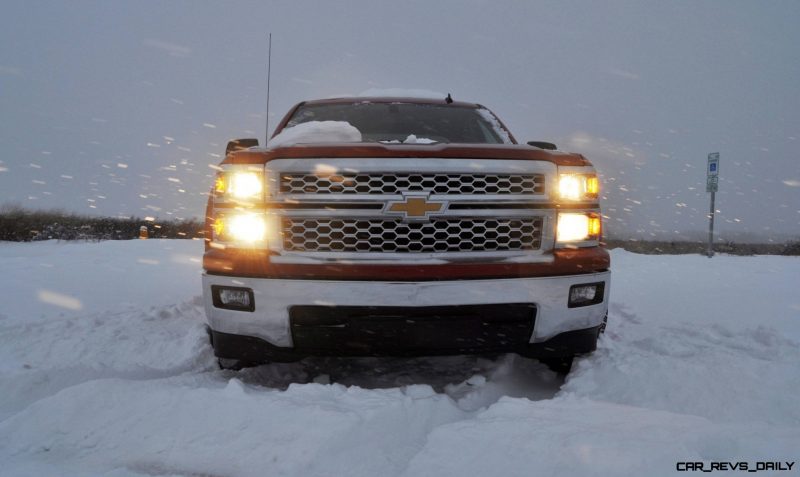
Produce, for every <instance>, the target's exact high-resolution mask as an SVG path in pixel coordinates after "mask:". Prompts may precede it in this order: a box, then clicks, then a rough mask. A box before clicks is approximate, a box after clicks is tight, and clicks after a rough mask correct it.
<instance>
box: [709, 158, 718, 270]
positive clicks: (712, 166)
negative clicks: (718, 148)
mask: <svg viewBox="0 0 800 477" xmlns="http://www.w3.org/2000/svg"><path fill="white" fill-rule="evenodd" d="M717 190H719V153H718V152H712V153H711V154H709V155H708V167H706V192H711V209H710V210H709V212H708V253H707V254H708V258H711V257H713V256H714V211H715V209H714V195H715V193H716V192H717Z"/></svg>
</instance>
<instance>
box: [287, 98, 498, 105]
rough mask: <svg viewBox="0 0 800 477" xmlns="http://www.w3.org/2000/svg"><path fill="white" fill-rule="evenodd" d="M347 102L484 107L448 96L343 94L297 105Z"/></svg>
mask: <svg viewBox="0 0 800 477" xmlns="http://www.w3.org/2000/svg"><path fill="white" fill-rule="evenodd" d="M347 103H414V104H436V105H448V106H455V107H462V108H483V107H484V106H483V105H480V104H478V103H469V102H466V101H451V102H450V103H448V102H447V99H446V98H441V99H438V98H414V97H403V96H396V97H395V96H343V97H340V98H326V99H313V100H309V101H302V102H300V103H298V104H297V106H301V105H305V104H347ZM295 107H296V106H295Z"/></svg>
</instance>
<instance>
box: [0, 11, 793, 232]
mask: <svg viewBox="0 0 800 477" xmlns="http://www.w3.org/2000/svg"><path fill="white" fill-rule="evenodd" d="M798 25H800V2H797V1H785V2H781V1H770V2H761V1H751V2H743V1H729V0H725V1H721V0H720V1H704V2H695V1H683V2H666V1H653V2H643V1H636V2H595V1H591V2H590V1H586V2H565V1H554V2H534V1H519V2H498V1H479V0H467V1H465V0H458V1H444V2H433V1H405V2H379V1H345V2H328V1H313V2H312V1H308V2H302V1H296V2H261V1H259V2H210V1H208V2H198V1H187V2H177V1H173V2H160V1H159V2H145V1H129V2H116V1H98V2H83V1H69V2H64V1H56V2H28V1H20V2H16V1H11V2H10V1H7V0H5V1H3V2H2V3H0V204H16V205H22V206H25V207H29V208H37V209H49V208H63V209H66V210H68V211H74V212H78V213H86V214H93V215H111V216H139V217H144V216H154V217H160V218H192V217H201V216H202V215H203V209H204V206H205V193H206V192H207V190H208V188H209V186H210V183H211V175H212V173H213V170H212V169H211V168H210V167H209V165H214V164H216V163H218V162H219V161H220V160H221V155H222V154H223V151H224V147H225V143H226V141H227V140H228V139H230V138H235V137H248V136H258V137H263V136H264V128H265V125H264V123H265V112H264V110H265V102H266V94H265V89H266V88H265V86H266V43H267V33H268V32H272V34H273V58H272V65H273V71H272V73H273V74H272V98H271V111H270V124H271V125H272V126H274V125H275V124H277V121H278V120H279V119H280V118H281V117H282V116H283V114H284V113H285V112H286V111H287V110H288V109H289V107H291V106H292V105H293V104H294V103H296V102H298V101H301V100H304V99H313V98H319V97H330V96H334V95H341V94H358V93H360V92H362V91H364V90H367V89H370V88H419V89H427V90H434V91H441V92H449V93H452V95H453V97H454V98H455V99H458V100H465V101H475V102H479V103H482V104H484V105H486V106H487V107H489V108H490V109H492V110H493V111H495V113H497V114H498V115H499V116H500V117H501V118H503V119H504V121H505V122H506V124H507V125H508V126H509V127H510V129H511V130H512V132H513V133H514V134H515V135H516V137H517V138H518V139H519V140H534V139H538V140H548V141H553V142H556V143H558V144H559V146H560V147H561V148H562V149H565V150H571V151H577V152H581V153H584V154H586V155H587V156H588V157H589V158H590V159H591V160H593V161H594V163H595V165H596V166H597V168H598V169H599V171H600V172H601V174H602V176H603V181H604V195H605V196H606V200H605V202H604V206H605V213H606V215H607V216H608V219H607V224H608V230H610V231H611V232H612V233H615V234H620V235H623V234H624V235H633V236H639V237H645V238H646V237H658V238H669V237H675V238H680V237H685V236H686V234H687V233H692V232H700V231H703V230H705V229H706V228H707V218H706V214H707V212H708V204H709V197H708V196H709V195H708V194H707V193H706V192H705V164H706V157H707V154H708V153H710V152H720V153H721V165H720V174H721V180H720V192H719V193H718V194H717V208H718V209H719V210H720V214H719V220H718V222H717V223H718V226H717V228H718V230H720V231H721V234H722V236H723V237H725V236H729V237H732V238H733V237H740V236H741V235H740V234H756V235H758V236H760V237H761V238H768V239H769V238H772V239H776V240H783V239H785V238H786V237H792V236H793V237H795V238H796V237H800V157H798V156H800V155H799V154H798V152H797V151H798V146H800V87H799V86H798V85H800V28H798ZM262 141H263V139H262Z"/></svg>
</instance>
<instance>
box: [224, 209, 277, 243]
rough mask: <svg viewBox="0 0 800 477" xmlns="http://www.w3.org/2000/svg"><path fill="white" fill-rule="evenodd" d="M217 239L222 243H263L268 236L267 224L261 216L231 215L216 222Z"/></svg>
mask: <svg viewBox="0 0 800 477" xmlns="http://www.w3.org/2000/svg"><path fill="white" fill-rule="evenodd" d="M214 235H215V238H216V239H218V240H219V241H222V242H246V243H255V242H262V241H263V240H264V239H265V238H266V236H267V222H266V220H265V218H264V216H263V215H261V214H246V213H239V214H231V215H224V216H221V217H217V218H216V219H215V220H214Z"/></svg>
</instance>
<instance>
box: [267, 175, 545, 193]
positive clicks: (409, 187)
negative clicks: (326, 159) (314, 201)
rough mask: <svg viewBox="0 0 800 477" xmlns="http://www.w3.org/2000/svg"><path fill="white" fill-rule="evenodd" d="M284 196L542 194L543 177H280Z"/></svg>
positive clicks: (281, 190)
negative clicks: (413, 193) (414, 193)
mask: <svg viewBox="0 0 800 477" xmlns="http://www.w3.org/2000/svg"><path fill="white" fill-rule="evenodd" d="M280 178H281V179H280V192H281V193H283V194H388V195H391V194H401V193H403V192H428V193H430V194H459V195H486V194H500V195H510V194H521V195H541V194H544V174H471V173H470V174H452V173H451V174H436V173H419V174H411V173H363V174H351V175H336V174H333V175H319V174H305V173H282V174H281V175H280Z"/></svg>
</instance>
